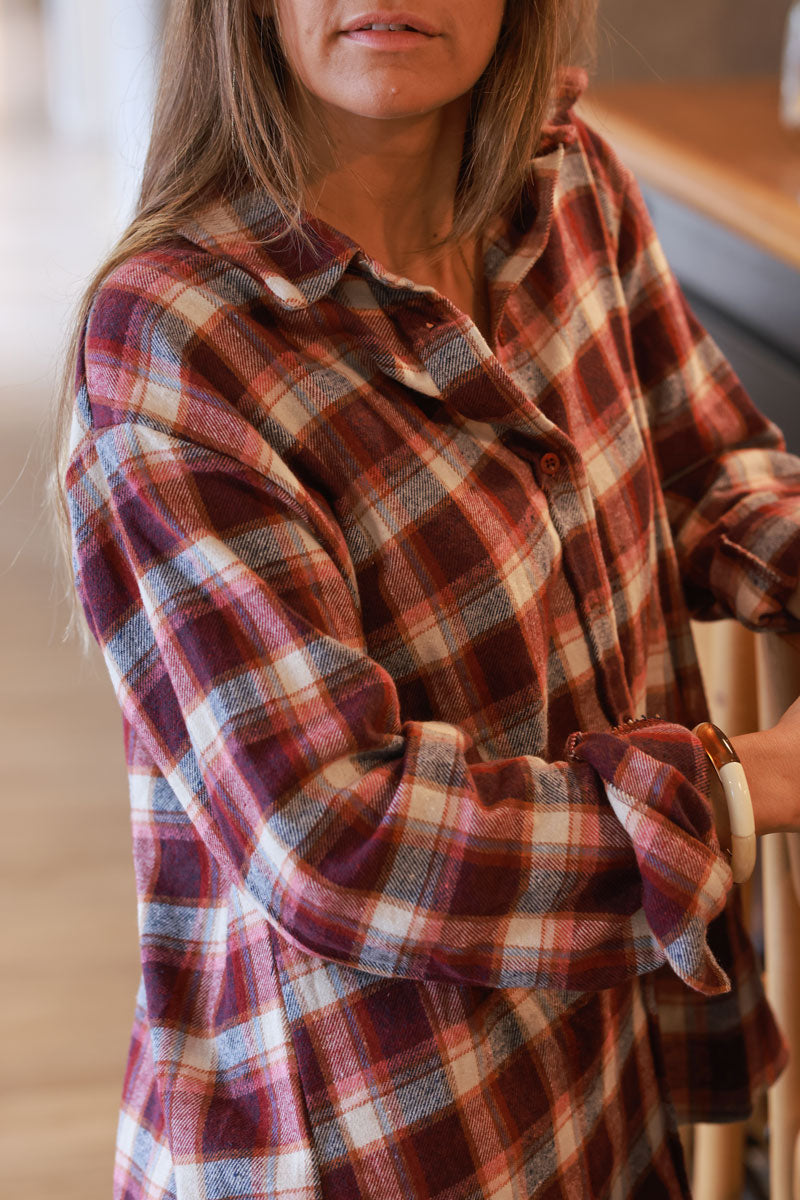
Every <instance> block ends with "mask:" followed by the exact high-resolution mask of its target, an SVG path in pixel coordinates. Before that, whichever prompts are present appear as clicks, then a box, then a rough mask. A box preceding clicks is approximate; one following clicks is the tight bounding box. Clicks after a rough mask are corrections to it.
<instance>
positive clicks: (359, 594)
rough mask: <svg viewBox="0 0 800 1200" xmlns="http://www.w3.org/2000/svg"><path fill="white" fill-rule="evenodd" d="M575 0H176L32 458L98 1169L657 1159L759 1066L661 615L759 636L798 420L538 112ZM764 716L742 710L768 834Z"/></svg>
mask: <svg viewBox="0 0 800 1200" xmlns="http://www.w3.org/2000/svg"><path fill="white" fill-rule="evenodd" d="M209 13H210V16H211V19H210V20H209ZM588 21H589V15H588V13H587V11H586V10H585V8H580V7H579V6H577V5H570V4H567V3H565V0H508V3H507V5H506V6H505V7H504V4H503V2H502V0H414V6H413V7H412V8H409V9H408V10H403V11H399V10H398V9H397V8H394V9H392V8H382V9H380V10H375V11H372V12H369V11H366V10H365V9H364V8H359V6H358V4H357V3H355V2H354V0H275V3H274V6H273V4H272V3H270V2H269V0H261V2H260V3H258V4H257V5H256V6H255V7H248V5H246V4H245V3H240V2H238V0H214V2H213V3H211V4H209V3H207V2H205V0H202V2H201V0H181V2H179V3H176V4H175V5H174V6H173V14H172V25H171V30H170V33H169V37H168V48H167V57H166V66H165V73H164V80H163V84H162V91H161V96H160V100H159V105H158V112H157V117H156V123H155V130H154V135H153V142H152V147H151V154H150V159H149V162H148V166H147V170H146V176H145V181H144V190H143V197H142V202H141V207H140V211H139V214H138V216H137V218H136V220H135V221H134V223H133V226H132V227H131V230H130V231H129V233H128V235H127V236H126V238H125V239H124V240H123V242H122V243H121V246H120V247H119V248H118V251H117V252H116V254H115V256H114V258H113V259H112V261H111V262H110V263H108V264H106V265H105V266H104V268H103V270H102V271H101V274H100V276H98V280H97V281H96V283H95V285H94V286H93V287H92V289H90V294H89V297H88V299H87V308H86V312H85V314H84V321H83V322H82V324H83V326H84V331H83V334H82V337H81V339H80V341H79V344H78V346H77V351H76V371H77V374H76V378H77V399H76V402H75V406H74V419H73V427H72V436H71V439H70V443H69V448H68V451H67V462H66V464H65V474H64V481H65V487H66V491H67V494H68V498H69V504H70V517H71V523H72V537H73V548H74V563H75V573H76V580H77V587H78V591H79V594H80V597H81V600H82V602H83V606H84V609H85V612H86V615H87V619H88V622H89V625H90V627H91V629H92V632H93V634H94V636H95V637H96V638H97V640H98V641H99V643H100V645H101V646H102V648H103V650H104V653H105V655H106V659H107V662H108V666H109V670H110V672H111V675H112V678H113V680H114V683H115V686H116V690H117V695H118V698H119V701H120V704H121V707H122V710H123V714H124V722H125V736H126V748H127V757H128V763H129V769H130V783H131V800H132V807H133V830H134V844H135V861H136V873H137V887H138V893H139V901H140V931H141V944H142V970H143V974H142V986H141V990H140V993H139V998H138V1005H137V1011H136V1018H135V1026H134V1034H133V1040H132V1044H131V1050H130V1057H129V1063H128V1071H127V1074H126V1079H125V1085H124V1095H123V1102H122V1111H121V1115H120V1123H119V1135H118V1148H117V1166H116V1173H115V1193H114V1194H115V1196H117V1197H119V1198H123V1197H124V1198H125V1200H133V1198H134V1197H137V1198H138V1197H145V1196H146V1197H148V1200H154V1198H155V1197H162V1196H163V1197H181V1198H188V1197H192V1198H195V1197H204V1200H223V1198H225V1200H227V1198H229V1197H247V1198H252V1200H255V1198H256V1197H258V1198H262V1197H286V1198H288V1197H292V1200H300V1198H301V1197H308V1198H309V1200H310V1198H311V1197H325V1200H330V1198H336V1200H339V1198H347V1200H350V1198H352V1197H374V1198H375V1200H394V1198H397V1200H400V1198H401V1197H402V1198H406V1197H411V1196H413V1197H439V1198H440V1200H445V1198H447V1200H455V1198H456V1197H458V1198H460V1200H461V1198H463V1200H467V1198H470V1200H472V1198H478V1197H498V1198H499V1197H508V1198H511V1197H523V1196H524V1197H529V1196H536V1197H548V1198H549V1197H557V1196H563V1197H584V1196H592V1197H602V1196H619V1197H633V1196H641V1197H647V1198H648V1200H653V1198H654V1197H685V1196H688V1194H689V1191H688V1184H687V1180H686V1174H685V1170H684V1165H683V1160H682V1157H681V1150H680V1143H679V1139H678V1136H677V1122H678V1121H679V1120H728V1119H734V1118H737V1117H741V1116H743V1115H744V1114H745V1113H747V1112H748V1111H749V1110H750V1106H751V1103H752V1097H753V1095H754V1094H755V1093H756V1092H757V1091H758V1090H759V1089H760V1088H762V1087H763V1086H765V1085H767V1084H769V1083H770V1082H771V1081H772V1080H774V1078H775V1077H776V1075H777V1073H778V1071H779V1070H780V1067H781V1065H782V1061H783V1056H784V1051H783V1047H782V1044H781V1040H780V1036H779V1034H778V1033H777V1030H776V1029H775V1026H774V1023H773V1021H772V1018H771V1015H770V1013H769V1010H768V1008H767V1006H766V1003H765V1001H764V998H763V995H762V992H761V988H760V983H759V979H758V971H757V968H756V965H755V963H754V959H753V955H752V951H751V949H750V946H749V943H748V941H747V939H746V937H745V936H744V934H743V933H742V928H741V923H740V920H739V915H738V909H737V905H736V902H735V899H734V898H733V892H732V878H731V868H730V865H729V861H728V856H727V853H726V850H727V849H728V848H729V845H730V839H729V830H728V829H727V826H726V821H727V818H726V812H727V809H726V806H725V803H724V801H723V794H722V790H721V788H720V785H719V782H718V781H716V775H715V773H714V770H713V768H712V766H711V764H710V761H709V758H708V756H707V754H706V753H705V751H704V747H703V743H702V741H701V740H700V738H699V737H698V736H697V735H695V734H694V733H693V732H692V731H691V730H692V727H693V726H694V724H695V723H696V722H698V721H700V720H701V719H702V718H703V717H704V716H705V703H704V699H703V695H702V689H701V684H700V679H699V675H698V669H697V664H696V659H695V654H694V648H693V644H692V637H691V632H690V627H689V614H690V611H691V612H693V613H695V614H697V615H701V616H705V617H712V616H718V615H722V614H735V615H736V616H737V617H738V618H739V619H740V620H742V621H744V622H745V623H747V624H749V625H751V626H753V627H758V628H762V627H763V628H771V629H773V630H777V631H784V632H785V633H787V634H791V633H793V632H794V634H795V635H796V633H797V631H798V629H800V601H799V597H798V590H797V564H798V559H799V558H800V555H799V553H798V552H799V551H800V463H798V461H797V460H796V459H794V458H792V457H790V456H788V455H786V454H785V453H784V452H783V449H782V443H781V441H780V438H779V435H778V434H777V432H776V431H775V429H774V428H773V427H772V426H770V425H769V423H768V422H767V421H766V420H764V418H762V417H761V416H760V415H759V414H758V413H757V412H755V411H754V409H753V407H752V405H751V404H750V403H749V401H748V400H747V398H746V397H745V396H744V395H743V393H742V391H741V389H740V387H739V385H738V383H737V381H736V380H735V378H734V377H733V375H732V373H731V371H730V369H729V368H728V366H727V365H726V364H725V363H724V361H723V360H721V358H720V356H719V354H718V352H717V351H716V349H715V347H714V346H713V345H712V344H711V343H710V342H709V341H708V339H707V338H706V337H705V336H704V334H703V332H702V330H700V329H699V328H698V326H697V324H696V323H695V321H694V320H693V318H692V317H691V315H690V314H689V313H688V312H687V310H686V308H685V306H684V303H683V301H682V298H681V296H680V293H679V292H678V290H677V287H676V285H675V283H674V281H673V280H672V278H671V276H670V275H669V273H668V270H667V268H666V266H665V264H664V262H663V259H662V257H661V254H660V250H659V248H658V245H657V243H656V241H655V239H654V237H653V234H652V230H651V228H650V225H649V223H648V218H647V215H646V213H645V211H644V209H643V206H642V203H641V200H640V198H639V195H638V192H637V190H636V187H635V185H634V184H633V182H632V180H631V179H630V176H629V175H628V173H627V172H626V171H625V170H624V168H623V167H622V166H621V165H620V164H619V162H618V161H617V160H616V159H615V157H614V155H613V154H612V152H611V151H610V150H609V149H608V147H607V146H605V145H604V144H603V142H602V141H601V140H600V139H599V138H598V137H597V136H596V135H595V134H594V133H593V132H591V131H590V130H589V129H587V128H586V127H585V126H584V125H583V124H582V123H581V122H580V121H579V120H578V119H577V118H576V117H575V116H574V114H573V113H572V112H571V109H570V106H571V104H572V102H573V100H574V98H575V96H576V94H577V91H578V90H579V88H580V76H579V75H578V74H576V73H575V72H566V73H564V72H560V73H559V67H560V66H561V64H562V63H563V62H564V61H565V59H566V55H567V49H568V48H569V47H570V46H571V45H573V44H574V43H575V39H576V38H577V37H578V35H580V34H581V33H585V32H586V30H587V28H588ZM557 81H558V86H557ZM638 714H647V715H646V717H645V718H640V717H639V716H638ZM657 714H658V715H657ZM798 728H800V709H799V708H798V706H797V705H795V706H794V708H793V709H792V710H790V712H789V714H787V716H786V717H784V719H783V720H782V721H781V722H780V723H779V725H778V726H776V727H775V729H773V730H771V731H769V732H768V733H761V734H751V735H749V736H747V737H743V738H740V739H737V742H736V748H737V750H738V752H739V755H740V758H741V760H742V762H743V764H744V770H745V773H746V776H747V779H748V782H749V786H750V791H751V794H752V799H753V806H754V810H755V819H756V828H757V831H758V832H759V833H762V832H767V831H769V830H772V829H777V828H798V827H799V826H800V815H799V812H798V810H799V809H800V803H798V797H797V795H796V794H795V793H794V791H793V788H792V784H791V781H792V775H793V773H794V772H796V771H797V769H798V766H799V765H800V764H798V761H797V757H798V756H797V748H796V744H797V733H798ZM793 742H794V745H793ZM715 814H716V815H715ZM734 832H736V831H735V830H734Z"/></svg>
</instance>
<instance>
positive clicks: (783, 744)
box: [720, 699, 800, 838]
mask: <svg viewBox="0 0 800 1200" xmlns="http://www.w3.org/2000/svg"><path fill="white" fill-rule="evenodd" d="M731 740H732V742H733V745H734V747H735V749H736V753H737V754H738V755H739V757H740V759H741V760H742V766H743V767H744V773H745V775H746V776H747V782H748V784H749V786H750V795H751V796H752V799H753V812H754V814H755V821H756V834H757V835H758V836H759V837H761V836H762V835H763V834H765V833H778V832H780V831H785V832H787V833H794V832H798V831H800V699H797V700H795V702H794V704H792V705H791V707H790V708H788V709H787V710H786V712H785V713H784V714H783V716H782V717H781V719H780V721H778V723H777V725H773V727H772V728H771V729H766V730H764V731H763V732H761V733H745V734H741V735H740V736H739V737H735V738H732V739H731ZM720 838H722V834H721V833H720Z"/></svg>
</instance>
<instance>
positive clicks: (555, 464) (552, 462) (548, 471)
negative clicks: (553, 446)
mask: <svg viewBox="0 0 800 1200" xmlns="http://www.w3.org/2000/svg"><path fill="white" fill-rule="evenodd" d="M540 466H541V468H542V470H543V471H544V473H545V475H555V474H556V472H557V471H558V470H559V468H560V466H561V459H560V458H559V457H558V455H557V454H553V452H552V451H548V453H547V454H543V455H542V458H541V463H540Z"/></svg>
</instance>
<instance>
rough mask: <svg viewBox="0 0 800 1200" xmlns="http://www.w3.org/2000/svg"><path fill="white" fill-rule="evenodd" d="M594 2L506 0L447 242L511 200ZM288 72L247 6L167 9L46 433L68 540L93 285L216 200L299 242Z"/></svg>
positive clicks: (268, 30) (300, 169)
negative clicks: (142, 126) (254, 205)
mask: <svg viewBox="0 0 800 1200" xmlns="http://www.w3.org/2000/svg"><path fill="white" fill-rule="evenodd" d="M595 7H596V0H506V10H505V14H504V17H503V23H502V26H501V30H500V36H499V38H498V42H497V46H496V48H495V52H494V55H493V57H492V59H491V61H490V62H489V64H488V66H487V68H486V70H485V71H484V73H483V75H482V76H481V78H480V79H479V80H478V81H477V83H476V84H475V86H474V88H473V91H472V95H471V104H470V113H469V120H468V125H467V136H466V138H465V143H464V147H465V148H464V155H463V159H462V164H461V172H460V177H459V184H458V190H457V194H456V206H455V217H454V225H453V230H452V233H451V237H453V238H462V237H467V236H470V235H473V234H476V233H477V232H479V231H480V230H481V229H482V228H483V227H484V226H485V224H486V223H487V221H488V220H489V218H490V217H492V216H493V215H494V214H495V213H498V212H501V211H503V210H504V209H505V208H506V207H507V206H508V205H510V204H512V203H513V202H514V201H515V200H516V199H517V198H518V197H519V195H520V192H521V189H522V186H523V182H524V179H525V177H526V175H527V171H528V164H529V163H530V159H531V157H532V156H533V154H534V153H535V150H536V146H537V144H538V141H539V138H540V136H541V131H542V126H543V124H544V121H545V118H546V116H547V113H548V108H549V106H550V103H551V100H552V95H553V90H554V86H555V80H556V77H557V73H558V70H559V68H560V67H562V66H564V65H566V64H568V63H569V64H572V63H576V62H578V61H586V59H587V58H588V57H590V54H591V47H592V45H593V33H594V16H595ZM287 80H288V66H287V63H286V60H285V58H284V56H283V53H282V50H281V45H280V39H279V36H278V31H277V28H276V25H275V22H274V20H273V19H272V18H271V17H270V16H261V15H259V14H258V13H257V12H256V11H255V5H254V3H253V0H171V4H170V8H169V15H168V19H167V26H166V29H165V34H164V44H163V54H162V61H161V72H160V82H159V86H158V90H157V94H156V103H155V111H154V119H153V127H152V134H151V138H150V145H149V149H148V154H147V159H146V162H145V167H144V173H143V177H142V185H141V191H140V194H139V199H138V203H137V206H136V211H135V214H134V217H133V219H132V221H131V223H130V224H129V226H128V228H127V229H126V230H125V231H124V233H123V234H122V236H121V237H120V239H119V241H118V242H117V243H116V245H115V246H114V247H113V249H112V250H111V252H110V254H109V255H108V257H107V258H106V260H105V261H104V262H103V263H102V264H101V266H100V267H99V269H98V270H97V272H96V274H95V276H94V278H93V279H92V280H91V282H90V283H89V286H88V287H87V289H86V292H85V294H84V297H83V300H82V302H81V304H80V305H79V308H78V311H77V313H76V317H75V325H74V329H73V333H72V336H71V339H70V342H69V345H68V353H67V356H66V358H67V361H66V363H65V371H64V382H63V387H62V389H61V392H60V395H59V398H58V408H57V412H56V416H55V423H54V441H55V446H54V453H53V458H52V460H51V461H53V462H54V464H55V469H54V471H53V475H52V488H51V492H52V495H53V499H54V507H55V512H56V523H57V526H58V529H59V534H60V537H59V541H60V543H61V545H62V546H63V547H64V549H65V550H67V548H68V546H69V532H68V521H67V507H66V497H65V493H64V472H65V469H66V465H67V458H68V452H69V428H70V415H71V410H72V405H73V400H74V387H75V372H76V368H77V360H78V352H79V346H80V340H81V335H82V331H83V327H84V325H85V322H86V319H87V316H88V313H89V309H90V307H91V304H92V301H93V299H94V297H95V295H96V293H97V291H98V289H99V287H100V286H101V284H102V282H103V280H104V279H105V278H106V277H107V276H108V275H110V274H111V272H112V271H114V270H115V269H116V268H117V267H118V266H119V265H120V264H121V263H122V262H124V261H125V260H126V259H128V258H130V257H132V256H133V255H135V254H139V253H141V252H142V251H145V250H149V249H151V248H152V247H153V246H156V245H158V244H159V243H161V242H163V241H165V240H167V239H168V238H170V237H171V236H172V235H174V233H175V232H176V230H177V229H179V228H180V226H181V225H182V224H184V222H185V221H186V219H187V218H188V217H189V216H191V215H192V214H193V213H195V212H196V211H197V210H198V209H199V208H200V207H202V206H203V205H204V204H206V203H208V202H209V201H210V200H212V199H213V198H215V197H224V196H231V195H234V194H236V193H237V192H239V191H241V190H242V189H244V188H249V187H253V186H254V185H255V186H256V187H258V188H263V190H264V192H266V193H267V194H268V195H269V197H270V198H271V199H272V200H273V201H274V203H275V204H276V205H277V206H278V208H279V209H280V211H281V212H282V214H283V216H284V217H285V221H286V226H287V228H288V227H292V228H295V229H297V228H298V227H299V220H300V216H301V213H302V211H303V193H304V185H305V181H306V179H307V178H308V175H309V159H308V153H307V150H306V147H305V146H304V141H303V135H302V130H301V128H300V125H299V123H298V121H297V119H296V118H295V116H294V115H293V112H292V108H291V106H290V103H289V99H288V89H287Z"/></svg>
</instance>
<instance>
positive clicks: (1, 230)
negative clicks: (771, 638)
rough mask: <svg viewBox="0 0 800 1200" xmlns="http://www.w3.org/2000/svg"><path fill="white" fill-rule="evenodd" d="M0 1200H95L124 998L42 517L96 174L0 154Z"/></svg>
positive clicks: (130, 943)
mask: <svg viewBox="0 0 800 1200" xmlns="http://www.w3.org/2000/svg"><path fill="white" fill-rule="evenodd" d="M0 158H1V159H2V170H0V324H1V325H2V332H1V333H0V651H1V656H0V664H1V666H0V764H2V765H1V766H0V805H1V806H2V811H1V814H0V820H2V838H0V906H2V911H3V912H4V913H5V919H4V920H3V922H2V930H1V932H0V963H1V964H2V987H1V988H0V1030H2V1046H1V1047H0V1194H1V1195H3V1196H4V1197H5V1196H7V1197H9V1198H13V1200H55V1198H56V1197H57V1198H58V1200H108V1198H109V1197H110V1195H111V1168H112V1158H113V1144H114V1135H115V1126H116V1114H117V1106H118V1100H119V1095H120V1090H121V1086H122V1077H123V1071H124V1066H125V1057H126V1052H127V1043H128V1036H129V1030H130V1025H131V1019H132V1016H133V1006H134V997H135V993H136V986H137V982H138V958H137V953H138V952H137V938H136V904H135V892H134V883H133V868H132V860H131V849H130V843H131V839H130V827H129V819H128V801H127V793H126V785H125V777H124V769H123V759H122V740H121V726H120V718H119V712H118V709H117V705H116V701H115V699H114V696H113V693H112V690H111V685H110V683H109V681H108V678H107V676H106V674H105V668H104V667H103V665H102V662H99V661H98V657H99V656H98V655H97V653H96V652H94V653H91V654H89V655H86V654H84V653H83V651H82V650H81V648H80V646H79V645H78V644H77V643H76V642H75V641H67V642H65V641H64V640H63V633H64V627H65V624H66V620H67V609H66V606H65V605H64V604H63V602H60V592H61V590H62V585H61V584H60V583H59V582H57V579H56V574H55V570H54V551H53V542H52V537H51V535H50V532H49V529H48V522H47V519H46V517H45V515H44V513H43V511H42V498H43V476H44V472H45V468H46V462H45V458H46V430H47V425H48V411H49V408H50V405H51V404H52V395H53V382H52V380H53V364H54V362H55V359H56V358H57V356H58V350H59V343H60V340H61V338H62V336H63V321H64V317H65V314H66V312H67V310H68V307H69V302H70V299H71V297H72V296H73V295H74V294H75V292H76V290H77V287H78V286H79V282H80V277H81V276H82V275H84V274H86V273H87V272H88V271H89V269H90V267H91V265H92V262H93V261H94V260H95V259H96V257H97V255H98V253H99V248H100V242H101V240H102V239H103V237H104V234H103V232H102V226H103V222H104V219H105V218H104V213H103V211H102V204H101V203H100V200H99V193H98V190H97V186H96V185H97V184H98V183H99V181H100V176H101V174H102V171H101V170H100V169H99V168H98V171H99V173H96V174H95V176H94V177H93V176H92V171H93V170H95V168H97V167H98V164H97V163H96V162H94V160H92V162H88V160H84V161H82V160H81V156H80V155H78V156H75V155H72V156H70V161H69V162H65V158H64V155H63V153H62V152H60V151H58V150H56V149H52V150H51V149H50V148H48V147H46V146H39V147H36V146H32V145H31V144H30V143H24V144H18V145H16V146H8V145H5V144H0Z"/></svg>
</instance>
